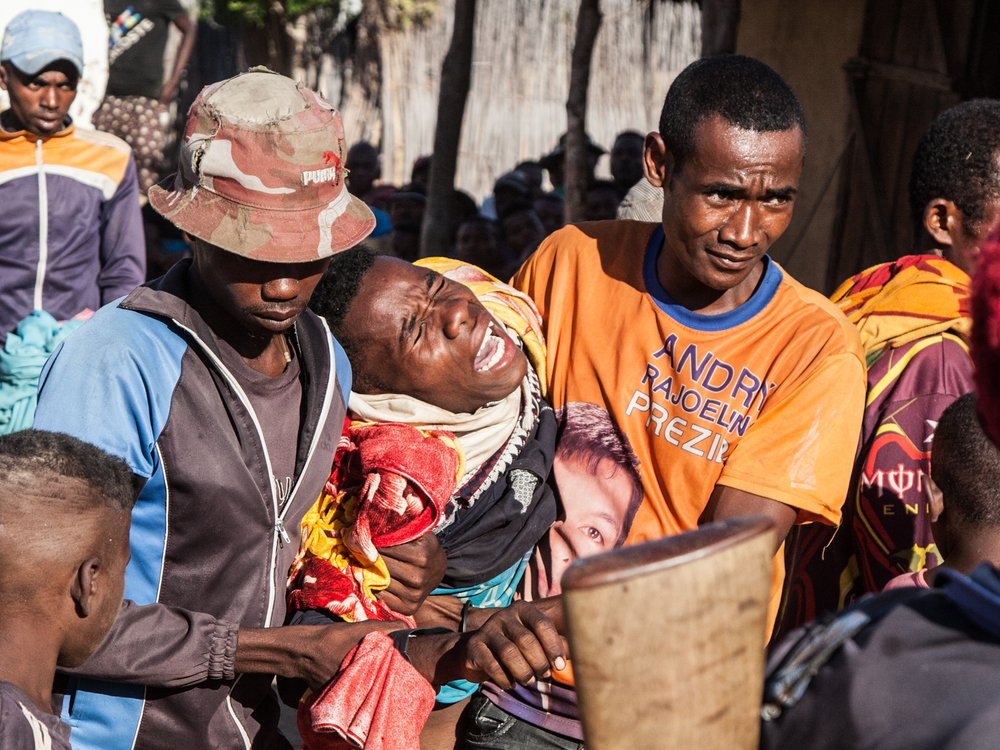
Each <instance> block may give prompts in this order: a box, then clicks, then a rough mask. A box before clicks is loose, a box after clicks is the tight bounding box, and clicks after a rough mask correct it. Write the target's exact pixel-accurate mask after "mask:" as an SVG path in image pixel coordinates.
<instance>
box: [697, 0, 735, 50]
mask: <svg viewBox="0 0 1000 750" xmlns="http://www.w3.org/2000/svg"><path fill="white" fill-rule="evenodd" d="M739 30H740V0H701V56H702V57H712V56H713V55H724V54H730V53H732V52H735V51H736V35H737V34H738V33H739Z"/></svg>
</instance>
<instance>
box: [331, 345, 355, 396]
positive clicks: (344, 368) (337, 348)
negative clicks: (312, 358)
mask: <svg viewBox="0 0 1000 750" xmlns="http://www.w3.org/2000/svg"><path fill="white" fill-rule="evenodd" d="M330 339H331V340H332V341H333V366H334V369H335V370H336V375H337V382H338V383H340V392H341V393H343V394H344V406H347V401H348V399H350V397H351V386H352V385H354V373H353V372H351V362H350V360H348V359H347V352H345V351H344V347H342V346H341V345H340V342H339V341H337V339H336V338H335V337H334V336H333V334H331V335H330Z"/></svg>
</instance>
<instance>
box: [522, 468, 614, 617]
mask: <svg viewBox="0 0 1000 750" xmlns="http://www.w3.org/2000/svg"><path fill="white" fill-rule="evenodd" d="M552 471H553V474H554V475H555V480H556V487H557V488H558V490H559V497H560V498H562V504H561V505H562V508H563V513H564V516H563V518H561V519H559V520H558V521H556V522H555V523H554V524H553V525H552V528H551V529H549V533H548V536H547V538H546V539H544V540H543V541H542V543H540V544H539V545H538V548H537V549H536V551H535V561H534V565H533V568H534V572H535V582H534V586H535V592H534V595H535V596H537V597H539V598H542V597H546V596H557V595H559V594H560V593H562V586H561V584H560V582H561V581H562V576H563V573H565V572H566V568H568V567H569V565H570V563H572V562H573V561H574V560H576V559H577V558H578V557H588V556H590V555H595V554H597V553H598V552H604V551H606V550H609V549H612V548H614V547H616V546H618V543H619V540H620V539H621V537H622V536H623V535H624V534H625V533H626V532H627V531H628V529H627V526H628V525H629V518H628V516H629V505H630V502H631V499H632V487H633V480H632V479H631V478H630V477H629V475H628V474H627V473H626V472H625V471H624V470H623V469H622V468H621V467H620V466H617V465H616V464H615V463H614V461H612V460H611V459H607V458H605V459H602V460H601V461H600V462H599V463H598V464H597V466H596V467H594V469H590V468H588V467H587V465H586V463H585V462H582V461H578V460H574V459H569V460H567V459H565V458H562V457H560V456H558V455H557V456H556V459H555V461H554V463H553V466H552Z"/></svg>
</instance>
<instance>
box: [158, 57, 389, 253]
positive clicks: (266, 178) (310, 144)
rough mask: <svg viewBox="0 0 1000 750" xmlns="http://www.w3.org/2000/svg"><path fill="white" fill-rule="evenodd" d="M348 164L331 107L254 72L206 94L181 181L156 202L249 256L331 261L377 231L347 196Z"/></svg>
mask: <svg viewBox="0 0 1000 750" xmlns="http://www.w3.org/2000/svg"><path fill="white" fill-rule="evenodd" d="M344 157H345V149H344V126H343V123H342V122H341V119H340V115H339V114H338V113H337V111H336V110H335V109H334V108H333V106H332V105H331V104H330V103H329V102H326V101H324V100H323V99H322V98H320V97H319V96H318V95H317V94H315V93H314V92H312V91H310V90H309V89H307V88H305V87H304V86H300V85H298V84H296V83H295V82H294V81H292V80H291V79H289V78H285V77H284V76H281V75H278V74H277V73H273V72H271V71H269V70H265V69H254V70H252V71H250V72H249V73H244V74H242V75H238V76H236V77H235V78H230V79H228V80H226V81H222V82H220V83H215V84H212V85H211V86H206V87H205V88H204V89H202V91H201V93H200V94H198V98H197V99H195V101H194V104H192V105H191V109H190V111H189V112H188V118H187V125H186V127H185V129H184V141H183V144H182V145H181V149H180V155H179V158H178V171H177V174H175V175H172V176H170V177H168V178H167V179H165V180H164V181H163V182H161V183H160V184H159V185H154V186H153V187H152V188H150V189H149V202H150V204H151V205H152V206H153V208H154V209H156V210H157V211H158V212H159V213H160V214H162V215H163V217H164V218H166V219H167V220H169V221H171V222H173V224H175V225H176V226H177V227H178V228H179V229H182V230H184V231H185V232H187V233H188V234H190V235H192V236H194V237H198V238H199V239H202V240H204V241H205V242H209V243H211V244H212V245H215V246H217V247H220V248H222V249H223V250H228V251H229V252H231V253H235V254H237V255H242V256H244V257H246V258H252V259H253V260H261V261H269V262H274V263H302V262H307V261H311V260H316V259H318V258H326V257H328V256H330V255H333V254H334V253H339V252H341V251H342V250H347V249H348V248H349V247H353V246H354V245H356V244H357V243H359V242H360V241H361V240H363V239H364V238H365V237H367V236H368V235H369V234H370V233H371V231H372V229H373V228H374V227H375V217H374V216H373V215H372V212H371V210H370V209H369V208H368V206H366V205H365V204H364V203H363V202H362V201H361V200H359V199H358V198H355V197H354V196H352V195H351V194H350V193H348V192H347V187H346V186H345V184H344V166H343V165H344Z"/></svg>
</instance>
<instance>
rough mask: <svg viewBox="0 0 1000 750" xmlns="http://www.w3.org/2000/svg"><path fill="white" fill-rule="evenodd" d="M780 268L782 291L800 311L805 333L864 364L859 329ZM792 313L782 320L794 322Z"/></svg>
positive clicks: (835, 307)
mask: <svg viewBox="0 0 1000 750" xmlns="http://www.w3.org/2000/svg"><path fill="white" fill-rule="evenodd" d="M772 262H774V261H772ZM776 265H777V264H776ZM778 268H779V269H780V270H781V275H782V279H781V287H780V288H781V289H783V290H784V296H785V300H786V304H788V303H790V304H791V306H792V307H793V308H798V310H799V316H797V319H799V320H800V321H801V325H802V326H803V328H804V331H803V333H806V332H808V333H809V335H811V336H813V337H814V338H815V340H816V341H817V342H818V341H821V340H822V341H827V342H829V343H831V344H834V345H836V348H839V349H841V350H842V351H843V352H844V353H849V354H853V355H855V356H856V357H857V358H858V359H859V360H861V362H864V350H863V348H862V346H861V338H860V336H859V335H858V331H857V328H855V327H854V325H852V324H851V322H850V321H849V320H848V319H847V317H846V316H845V315H844V313H842V312H841V311H840V308H838V307H837V305H835V304H834V303H833V302H831V301H830V300H829V299H827V298H826V297H825V296H823V295H822V294H820V293H819V292H817V291H816V290H815V289H810V288H809V287H807V286H806V285H805V284H802V283H801V282H800V281H798V280H797V279H796V278H795V277H793V276H792V275H791V274H789V273H788V271H786V270H785V269H784V268H781V266H780V265H779V266H778ZM790 313H791V310H789V311H788V312H783V317H786V318H788V319H793V318H792V315H791V314H790Z"/></svg>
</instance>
